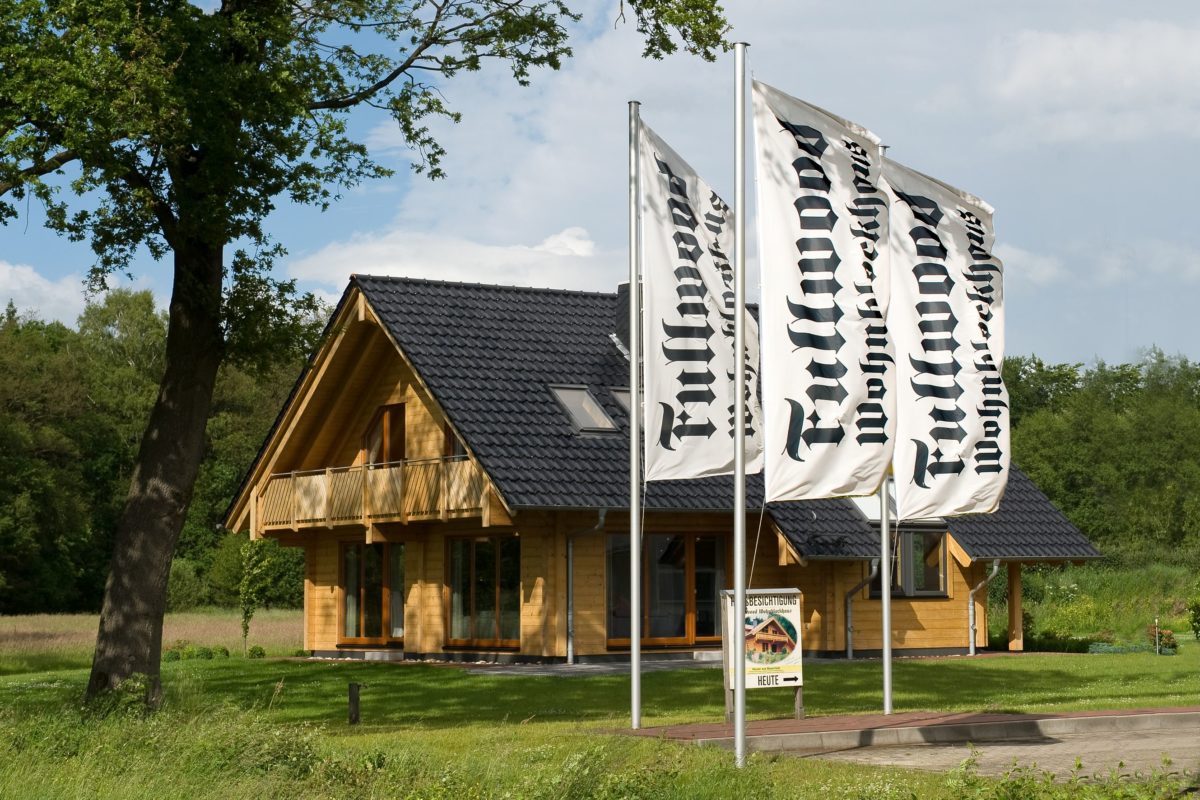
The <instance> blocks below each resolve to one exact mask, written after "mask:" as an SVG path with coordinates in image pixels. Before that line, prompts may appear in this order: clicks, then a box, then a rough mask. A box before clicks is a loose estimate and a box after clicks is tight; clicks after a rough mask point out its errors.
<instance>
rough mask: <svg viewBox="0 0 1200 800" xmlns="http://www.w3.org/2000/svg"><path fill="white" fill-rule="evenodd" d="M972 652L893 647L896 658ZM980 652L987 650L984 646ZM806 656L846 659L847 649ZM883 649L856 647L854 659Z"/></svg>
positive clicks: (878, 654) (877, 654)
mask: <svg viewBox="0 0 1200 800" xmlns="http://www.w3.org/2000/svg"><path fill="white" fill-rule="evenodd" d="M969 652H970V650H969V649H968V648H966V647H905V648H899V647H893V648H892V656H893V657H894V658H922V657H924V658H928V657H930V656H965V655H967V654H968V653H969ZM978 652H986V651H984V650H983V649H982V648H981V649H980V650H979V651H978ZM804 657H805V658H828V659H842V660H843V661H844V660H845V659H846V651H845V650H805V651H804ZM882 657H883V651H882V650H860V649H858V648H855V649H854V659H853V660H855V661H858V660H860V659H862V660H864V661H865V660H868V659H873V658H882Z"/></svg>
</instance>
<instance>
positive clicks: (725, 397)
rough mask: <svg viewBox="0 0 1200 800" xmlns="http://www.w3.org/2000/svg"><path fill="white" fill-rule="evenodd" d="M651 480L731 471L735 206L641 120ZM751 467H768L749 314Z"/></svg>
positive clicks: (748, 431) (748, 447)
mask: <svg viewBox="0 0 1200 800" xmlns="http://www.w3.org/2000/svg"><path fill="white" fill-rule="evenodd" d="M638 147H639V157H640V163H641V166H640V172H641V197H642V201H641V213H642V254H643V258H642V275H643V277H642V285H643V301H642V330H643V332H644V333H643V335H642V352H643V360H642V361H643V364H644V369H645V377H644V381H645V402H644V404H643V406H642V408H643V409H644V413H643V416H644V426H645V453H646V456H645V464H646V465H645V477H646V480H668V479H678V478H700V477H704V476H707V475H726V474H730V473H732V472H733V466H734V465H733V462H734V450H733V437H734V425H733V408H734V386H735V384H734V361H735V357H734V354H735V350H734V319H735V316H734V315H735V314H736V313H739V310H738V309H736V308H735V306H734V297H733V268H732V267H731V266H730V263H729V255H728V254H729V252H730V249H731V248H732V245H733V212H732V211H730V209H729V206H727V205H725V202H724V201H723V200H722V199H721V198H720V197H718V196H717V194H716V193H715V192H714V191H713V190H712V189H710V188H709V187H708V184H706V183H705V182H704V181H702V180H700V178H699V177H698V176H697V175H696V173H695V172H694V171H693V170H692V168H691V167H689V166H688V165H687V162H685V161H684V160H683V159H682V158H680V157H679V155H678V154H677V153H676V152H675V151H674V150H672V149H671V148H670V147H668V146H667V144H666V143H665V142H664V141H663V140H662V139H660V138H659V137H658V136H657V135H655V134H654V132H653V131H651V130H650V129H649V128H648V127H646V125H644V124H643V125H642V126H641V138H640V140H639V142H638ZM740 313H741V314H742V315H743V319H744V320H745V323H744V324H745V326H746V327H745V341H746V472H747V473H754V472H758V471H760V470H761V469H762V435H761V433H760V431H761V429H762V426H761V423H760V420H761V418H762V412H761V410H760V408H759V402H758V326H757V325H756V324H755V323H754V319H753V317H751V316H750V314H749V313H748V312H747V311H746V310H745V309H741V310H740Z"/></svg>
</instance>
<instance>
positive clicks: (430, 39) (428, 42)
mask: <svg viewBox="0 0 1200 800" xmlns="http://www.w3.org/2000/svg"><path fill="white" fill-rule="evenodd" d="M442 11H443V7H442V6H438V10H437V13H436V14H434V16H433V19H432V20H431V21H430V23H429V29H428V30H427V31H426V33H425V37H424V38H423V39H421V43H420V44H418V45H417V46H416V48H415V49H414V50H413V51H412V52H411V53H409V54H408V58H406V59H404V61H403V63H401V64H400V65H399V66H398V67H396V68H395V69H394V70H392V71H391V72H389V73H388V74H387V75H385V76H383V77H382V78H380V79H379V80H377V81H376V82H375V83H373V84H371V85H370V86H368V87H366V88H365V89H361V90H359V91H357V92H355V93H353V94H350V95H346V96H345V97H332V98H330V99H328V100H318V101H316V102H313V103H309V104H308V110H309V111H339V110H341V109H346V108H351V107H352V106H356V105H358V104H359V103H361V102H362V101H364V100H367V99H369V98H371V97H374V96H375V95H376V94H377V93H378V92H380V91H381V90H383V89H386V88H387V87H388V86H389V85H391V84H392V82H394V81H395V80H396V79H397V78H399V77H400V76H401V75H403V74H404V73H405V72H407V71H408V70H409V69H411V68H412V66H413V64H415V63H417V60H418V59H419V58H420V57H421V55H422V54H423V53H424V52H425V51H426V50H428V49H429V48H430V47H432V46H433V45H434V44H436V43H438V41H439V40H440V39H441V37H442V35H444V33H445V32H444V31H443V32H441V33H438V30H437V26H438V23H439V22H440V21H441V19H442Z"/></svg>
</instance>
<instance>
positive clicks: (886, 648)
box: [879, 144, 892, 714]
mask: <svg viewBox="0 0 1200 800" xmlns="http://www.w3.org/2000/svg"><path fill="white" fill-rule="evenodd" d="M887 150H888V148H887V145H885V144H881V145H880V146H879V156H880V169H881V170H882V165H883V157H884V156H885V155H887ZM880 174H882V172H881V173H880ZM889 481H890V479H889V478H888V476H887V475H886V474H885V475H884V476H883V485H882V486H880V488H879V567H880V573H879V581H880V583H879V590H880V591H879V600H880V605H881V606H882V607H881V609H880V610H881V612H882V614H881V616H882V617H883V621H882V624H883V631H882V634H883V713H884V714H891V713H892V524H891V519H890V517H891V506H890V505H888V502H889V497H890V495H891V493H890V492H889V491H888V483H889Z"/></svg>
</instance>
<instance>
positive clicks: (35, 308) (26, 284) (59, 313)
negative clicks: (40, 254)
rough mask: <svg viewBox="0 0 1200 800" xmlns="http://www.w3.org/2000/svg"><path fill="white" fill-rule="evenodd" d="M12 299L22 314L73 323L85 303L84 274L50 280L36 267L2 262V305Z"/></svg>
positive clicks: (0, 277) (0, 295)
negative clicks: (31, 314)
mask: <svg viewBox="0 0 1200 800" xmlns="http://www.w3.org/2000/svg"><path fill="white" fill-rule="evenodd" d="M10 300H11V301H12V302H13V304H14V305H16V307H17V310H18V311H20V312H22V313H29V312H32V313H33V314H34V315H36V316H37V317H38V318H39V319H43V320H47V321H49V320H58V321H60V322H63V323H66V324H68V325H72V326H73V325H74V324H75V321H76V319H77V318H78V317H79V315H80V313H82V312H83V307H84V304H85V298H84V287H83V276H82V275H65V276H63V277H61V278H59V279H57V280H50V279H49V278H46V277H44V276H43V275H42V274H41V273H39V272H38V271H37V270H35V269H34V268H33V267H30V266H26V265H24V264H10V263H8V262H7V261H0V305H7V304H8V302H9V301H10Z"/></svg>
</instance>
